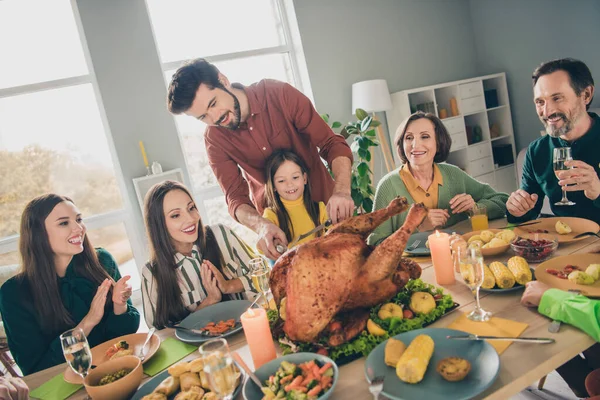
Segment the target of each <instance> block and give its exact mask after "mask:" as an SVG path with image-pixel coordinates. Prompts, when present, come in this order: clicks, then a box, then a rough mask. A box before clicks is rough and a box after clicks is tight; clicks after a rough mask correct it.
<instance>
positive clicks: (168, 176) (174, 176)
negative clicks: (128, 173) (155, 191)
mask: <svg viewBox="0 0 600 400" xmlns="http://www.w3.org/2000/svg"><path fill="white" fill-rule="evenodd" d="M132 180H133V187H134V188H135V194H136V195H137V199H138V204H139V205H140V209H141V210H142V214H143V213H144V198H145V197H146V193H148V191H149V190H150V188H151V187H152V186H154V185H155V184H157V183H160V182H164V181H166V180H172V181H177V182H181V183H183V184H184V185H185V183H184V181H183V171H182V170H181V168H175V169H172V170H170V171H165V172H161V173H160V174H152V175H146V176H142V177H139V178H133V179H132Z"/></svg>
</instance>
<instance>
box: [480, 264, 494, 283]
mask: <svg viewBox="0 0 600 400" xmlns="http://www.w3.org/2000/svg"><path fill="white" fill-rule="evenodd" d="M494 286H496V279H494V274H492V271H490V268H489V267H488V266H487V265H485V264H483V283H482V284H481V287H482V288H484V289H491V288H493V287H494Z"/></svg>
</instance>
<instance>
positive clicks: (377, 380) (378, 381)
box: [369, 376, 383, 400]
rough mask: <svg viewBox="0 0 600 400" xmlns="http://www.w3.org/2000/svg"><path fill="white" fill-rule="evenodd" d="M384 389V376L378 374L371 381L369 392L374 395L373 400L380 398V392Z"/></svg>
mask: <svg viewBox="0 0 600 400" xmlns="http://www.w3.org/2000/svg"><path fill="white" fill-rule="evenodd" d="M382 390H383V376H376V377H374V378H373V379H371V383H369V392H371V394H372V395H373V400H377V399H379V394H380V393H381V391H382Z"/></svg>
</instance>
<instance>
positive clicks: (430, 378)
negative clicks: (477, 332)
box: [365, 328, 500, 400]
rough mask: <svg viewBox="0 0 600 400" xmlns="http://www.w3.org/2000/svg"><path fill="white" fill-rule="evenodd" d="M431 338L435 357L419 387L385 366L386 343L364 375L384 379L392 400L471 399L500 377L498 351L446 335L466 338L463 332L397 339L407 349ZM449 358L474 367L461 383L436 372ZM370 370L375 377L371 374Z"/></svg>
mask: <svg viewBox="0 0 600 400" xmlns="http://www.w3.org/2000/svg"><path fill="white" fill-rule="evenodd" d="M421 334H425V335H429V336H430V337H431V338H432V339H433V341H434V342H435V349H434V350H433V356H432V357H431V360H430V361H429V366H428V367H427V372H426V373H425V377H424V378H423V380H422V381H421V382H419V383H416V384H410V383H404V382H402V381H401V380H400V379H399V378H398V377H397V376H396V370H395V369H394V368H392V367H388V366H387V365H385V362H384V349H385V345H386V343H387V340H386V341H385V342H383V343H381V344H380V345H378V346H377V347H375V349H373V351H372V352H371V354H369V356H368V357H367V361H366V362H365V375H366V376H367V381H369V376H372V377H374V376H384V379H385V380H384V382H383V392H382V394H384V395H385V396H386V397H387V398H389V399H392V400H403V399H427V400H447V399H449V398H451V399H452V400H462V399H470V398H472V397H474V396H477V395H478V394H479V393H481V392H483V391H484V390H486V389H487V388H488V387H490V385H491V384H492V383H494V381H495V380H496V378H497V377H498V372H499V371H500V357H498V353H496V350H494V348H493V347H492V346H491V345H490V344H489V343H487V342H486V341H483V340H453V339H446V336H447V335H464V334H465V333H464V332H462V331H457V330H454V329H445V328H425V329H418V330H415V331H410V332H405V333H401V334H400V335H396V336H394V339H398V340H402V341H403V342H404V344H406V345H407V346H408V345H410V342H412V340H413V339H414V338H415V337H417V336H418V335H421ZM446 357H461V358H464V359H466V360H467V361H469V362H470V363H471V371H470V372H469V374H468V375H467V377H466V378H465V379H463V380H462V381H459V382H448V381H446V380H445V379H444V378H442V376H441V375H440V374H439V373H438V372H437V371H436V367H437V364H438V362H439V361H440V360H442V359H444V358H446ZM369 369H371V370H372V373H371V374H369V372H368V371H369Z"/></svg>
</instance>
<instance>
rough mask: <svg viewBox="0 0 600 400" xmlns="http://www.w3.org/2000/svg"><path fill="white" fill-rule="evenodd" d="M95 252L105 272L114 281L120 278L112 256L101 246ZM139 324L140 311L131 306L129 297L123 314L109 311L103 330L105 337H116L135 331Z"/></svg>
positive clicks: (117, 266)
mask: <svg viewBox="0 0 600 400" xmlns="http://www.w3.org/2000/svg"><path fill="white" fill-rule="evenodd" d="M96 254H98V259H99V260H100V264H102V266H103V267H104V269H105V270H106V272H108V274H109V275H110V276H111V277H112V278H113V279H114V280H115V282H116V281H118V280H119V279H121V273H120V272H119V265H118V264H117V261H116V260H115V259H114V258H113V256H112V255H111V254H110V253H109V252H108V251H106V250H104V249H102V248H97V249H96ZM139 326H140V313H139V312H138V310H137V309H136V308H135V307H134V306H133V303H132V302H131V299H129V300H127V311H125V312H124V313H123V314H121V315H115V313H114V312H113V311H112V310H111V311H110V312H109V314H108V315H107V317H106V320H105V323H104V330H105V335H106V336H107V337H117V336H123V335H128V334H130V333H135V332H137V330H138V328H139Z"/></svg>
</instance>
